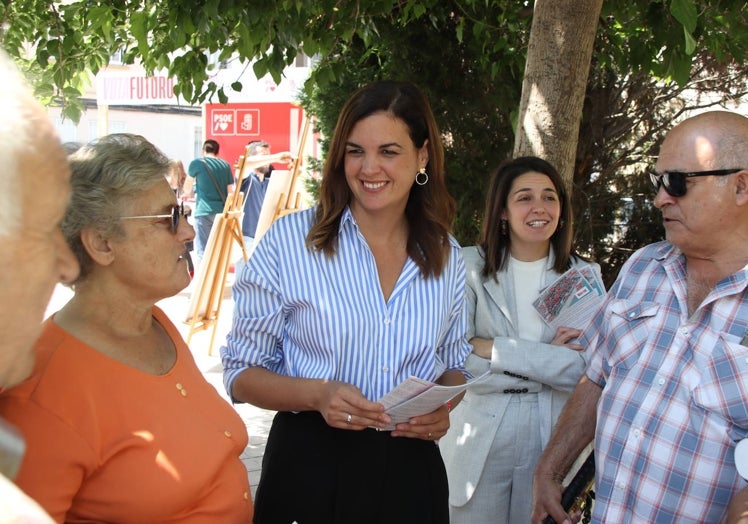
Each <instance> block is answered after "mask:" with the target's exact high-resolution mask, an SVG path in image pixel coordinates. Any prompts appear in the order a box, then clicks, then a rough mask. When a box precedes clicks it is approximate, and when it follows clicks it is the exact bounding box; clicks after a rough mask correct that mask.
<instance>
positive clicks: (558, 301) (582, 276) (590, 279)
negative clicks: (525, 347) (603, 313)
mask: <svg viewBox="0 0 748 524" xmlns="http://www.w3.org/2000/svg"><path fill="white" fill-rule="evenodd" d="M604 298H605V285H604V284H603V282H602V279H601V278H600V275H599V274H598V272H597V271H595V270H593V269H592V267H590V266H582V267H581V268H579V269H577V268H571V269H569V270H568V271H566V272H565V273H564V274H563V275H561V276H560V277H559V278H558V279H557V280H556V281H555V282H554V283H553V284H551V285H550V286H548V287H547V288H545V289H544V290H543V291H541V292H540V296H538V298H537V299H536V300H535V301H534V302H533V305H534V306H535V309H537V311H538V313H540V316H541V317H542V318H543V320H545V322H546V323H547V324H548V325H549V326H551V327H552V328H553V329H558V328H560V327H571V328H576V329H584V328H585V327H587V324H589V323H590V321H591V320H592V317H593V316H594V315H595V313H597V310H598V308H599V307H600V305H601V304H602V302H603V300H604Z"/></svg>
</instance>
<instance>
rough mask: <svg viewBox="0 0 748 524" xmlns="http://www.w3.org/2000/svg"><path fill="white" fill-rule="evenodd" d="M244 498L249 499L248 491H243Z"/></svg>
mask: <svg viewBox="0 0 748 524" xmlns="http://www.w3.org/2000/svg"><path fill="white" fill-rule="evenodd" d="M244 500H249V493H247V492H246V491H245V492H244Z"/></svg>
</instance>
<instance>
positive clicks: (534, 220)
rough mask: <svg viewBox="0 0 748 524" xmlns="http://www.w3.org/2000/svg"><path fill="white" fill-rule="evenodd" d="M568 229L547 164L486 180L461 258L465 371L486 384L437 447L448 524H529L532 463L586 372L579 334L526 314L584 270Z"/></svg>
mask: <svg viewBox="0 0 748 524" xmlns="http://www.w3.org/2000/svg"><path fill="white" fill-rule="evenodd" d="M571 220H572V212H571V201H570V197H569V195H568V194H567V192H566V191H565V189H564V185H563V182H562V180H561V177H560V176H559V174H558V172H557V171H556V169H555V168H554V167H553V166H552V165H550V164H549V163H548V162H546V161H544V160H542V159H539V158H536V157H521V158H517V159H514V160H512V161H509V162H506V163H504V164H502V165H501V166H500V167H499V169H498V170H497V171H496V173H494V176H493V178H492V180H491V183H490V187H489V193H488V197H487V202H486V213H485V218H484V225H483V231H482V235H481V239H480V242H479V245H477V246H471V247H467V248H465V249H464V250H463V255H464V258H465V266H466V272H467V294H466V303H467V308H468V317H469V318H468V338H469V339H470V342H471V343H472V344H473V347H474V349H473V353H472V354H471V355H470V356H469V357H468V360H467V363H466V368H467V369H468V371H469V372H470V373H472V374H473V375H474V376H478V375H480V374H483V373H484V372H486V371H490V375H489V377H488V378H486V379H484V380H481V381H479V382H477V383H476V384H474V385H472V386H470V388H469V389H468V391H467V393H466V395H465V398H464V400H463V401H462V403H461V404H460V405H459V406H458V407H457V408H456V409H455V411H454V412H453V413H452V417H451V426H450V429H449V432H448V433H447V434H446V435H445V436H444V437H443V438H442V439H441V441H440V447H441V450H442V455H443V457H444V462H445V464H446V467H447V474H448V478H449V502H450V519H451V523H452V524H464V523H485V522H491V523H492V524H502V523H512V524H517V523H520V524H522V523H527V522H530V512H531V505H532V475H533V470H534V469H535V464H536V462H537V459H538V457H539V455H540V453H541V451H542V449H543V447H545V445H546V444H547V442H548V439H549V437H550V434H551V429H552V428H553V425H554V423H555V422H556V419H557V418H558V415H559V414H560V412H561V409H562V408H563V406H564V404H565V403H566V400H567V398H568V396H569V394H570V392H571V390H572V389H573V388H574V386H575V384H576V383H577V380H578V379H579V377H580V376H581V375H582V373H583V371H584V360H583V358H582V353H581V351H580V350H581V349H582V348H581V347H580V346H579V345H578V344H576V343H575V342H576V340H575V339H576V337H577V336H578V335H579V329H577V328H579V327H582V326H569V327H562V328H559V329H558V330H557V331H554V330H552V329H551V328H550V327H549V326H548V325H546V324H545V323H544V322H543V320H542V318H541V316H540V315H539V314H538V313H537V311H535V310H534V308H533V306H532V302H533V301H534V300H535V299H536V298H537V296H538V294H539V292H540V291H541V290H542V289H543V288H545V287H546V286H548V285H549V284H551V283H553V282H554V281H555V280H556V279H557V278H558V277H559V276H561V274H563V273H564V272H565V271H566V270H567V269H569V268H571V267H572V266H583V265H587V264H588V263H587V262H585V261H583V260H581V259H580V258H579V257H576V256H574V255H573V254H572V239H573V234H572V226H571ZM592 267H593V269H594V271H596V272H597V273H598V274H599V266H597V264H592Z"/></svg>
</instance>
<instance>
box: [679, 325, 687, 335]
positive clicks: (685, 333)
mask: <svg viewBox="0 0 748 524" xmlns="http://www.w3.org/2000/svg"><path fill="white" fill-rule="evenodd" d="M678 331H680V332H681V333H682V334H684V335H688V328H687V327H686V326H681V327H679V328H678Z"/></svg>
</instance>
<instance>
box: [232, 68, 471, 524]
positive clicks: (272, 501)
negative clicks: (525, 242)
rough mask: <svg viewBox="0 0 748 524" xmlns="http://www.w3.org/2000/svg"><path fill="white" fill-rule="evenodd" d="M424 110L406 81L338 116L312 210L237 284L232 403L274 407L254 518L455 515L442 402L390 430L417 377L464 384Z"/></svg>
mask: <svg viewBox="0 0 748 524" xmlns="http://www.w3.org/2000/svg"><path fill="white" fill-rule="evenodd" d="M454 210H455V204H454V201H453V199H452V197H451V196H450V195H449V193H448V192H447V188H446V183H445V173H444V153H443V149H442V145H441V142H440V134H439V130H438V127H437V125H436V122H435V120H434V116H433V113H432V111H431V108H430V106H429V104H428V102H427V100H426V99H425V97H424V96H423V95H422V93H421V92H420V91H419V90H418V88H417V87H416V86H415V85H413V84H411V83H407V82H394V81H382V82H375V83H373V84H370V85H368V86H365V87H363V88H361V89H360V90H358V91H356V92H355V93H354V94H353V95H352V96H351V98H350V99H349V100H348V101H347V102H346V104H345V106H344V107H343V109H342V111H341V113H340V116H339V118H338V123H337V126H336V128H335V132H334V134H333V136H332V139H331V142H330V149H329V153H328V155H327V160H326V163H325V167H324V171H323V177H322V182H321V187H320V199H319V205H317V206H316V207H314V208H310V209H306V210H302V211H298V212H296V213H291V214H288V215H285V216H283V217H280V218H279V219H277V220H276V221H275V222H274V223H273V225H272V226H271V227H270V229H269V230H268V231H267V232H266V233H265V234H264V236H263V237H262V241H261V242H259V243H258V245H257V246H256V248H255V251H254V253H253V255H252V257H251V258H250V259H249V262H248V264H247V265H246V266H245V269H244V271H242V272H241V273H240V274H239V275H238V277H237V281H236V282H235V283H234V288H233V291H234V299H235V302H236V305H235V308H234V319H233V326H232V329H231V331H230V333H229V335H228V337H227V340H226V345H225V346H224V347H222V348H221V356H222V360H223V365H224V383H225V385H226V390H227V391H228V392H229V395H230V396H231V398H232V399H233V400H234V401H236V402H250V403H252V404H255V405H257V406H260V407H263V408H267V409H272V410H276V411H278V413H277V415H276V416H275V418H274V420H273V425H272V428H271V430H270V434H269V437H268V442H267V446H266V448H265V454H264V456H263V463H262V473H261V478H260V481H259V484H258V486H257V493H256V506H255V509H256V513H255V523H256V524H264V523H275V522H293V521H296V522H299V523H304V522H324V523H326V524H335V523H350V522H357V523H382V524H383V523H387V524H398V523H409V524H410V523H413V522H419V523H421V524H430V523H446V522H448V519H449V516H448V508H447V477H446V473H445V471H444V464H443V462H442V459H441V455H440V453H439V448H438V447H437V446H436V444H435V442H434V441H435V440H437V439H439V438H440V437H442V436H443V435H444V434H445V433H446V431H447V429H448V428H449V409H448V406H447V405H443V406H441V407H439V408H438V409H436V410H435V411H433V412H431V413H423V414H422V415H419V416H416V417H413V418H411V419H410V420H409V421H408V422H407V423H402V424H398V425H397V426H396V429H395V430H394V431H377V429H382V428H385V427H387V426H388V424H389V423H390V422H391V420H392V419H391V418H390V416H389V415H387V414H386V413H384V406H382V404H380V403H378V402H377V400H378V399H380V398H381V397H382V396H383V395H385V394H386V393H388V392H389V391H390V390H392V389H393V388H394V387H395V386H397V385H398V384H400V383H401V382H402V381H404V380H405V379H407V378H408V377H410V376H416V377H419V378H421V379H424V380H428V381H432V382H439V383H441V384H446V385H454V384H464V383H465V376H464V374H463V371H464V369H463V362H464V360H465V358H466V357H467V355H468V353H469V352H470V345H469V344H468V343H467V340H466V338H465V329H466V316H465V311H464V298H465V273H464V265H463V262H462V257H461V256H460V251H459V246H458V244H457V242H456V241H455V240H454V239H453V238H452V237H451V235H450V228H451V224H452V220H453V218H454V212H455V211H454Z"/></svg>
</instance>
